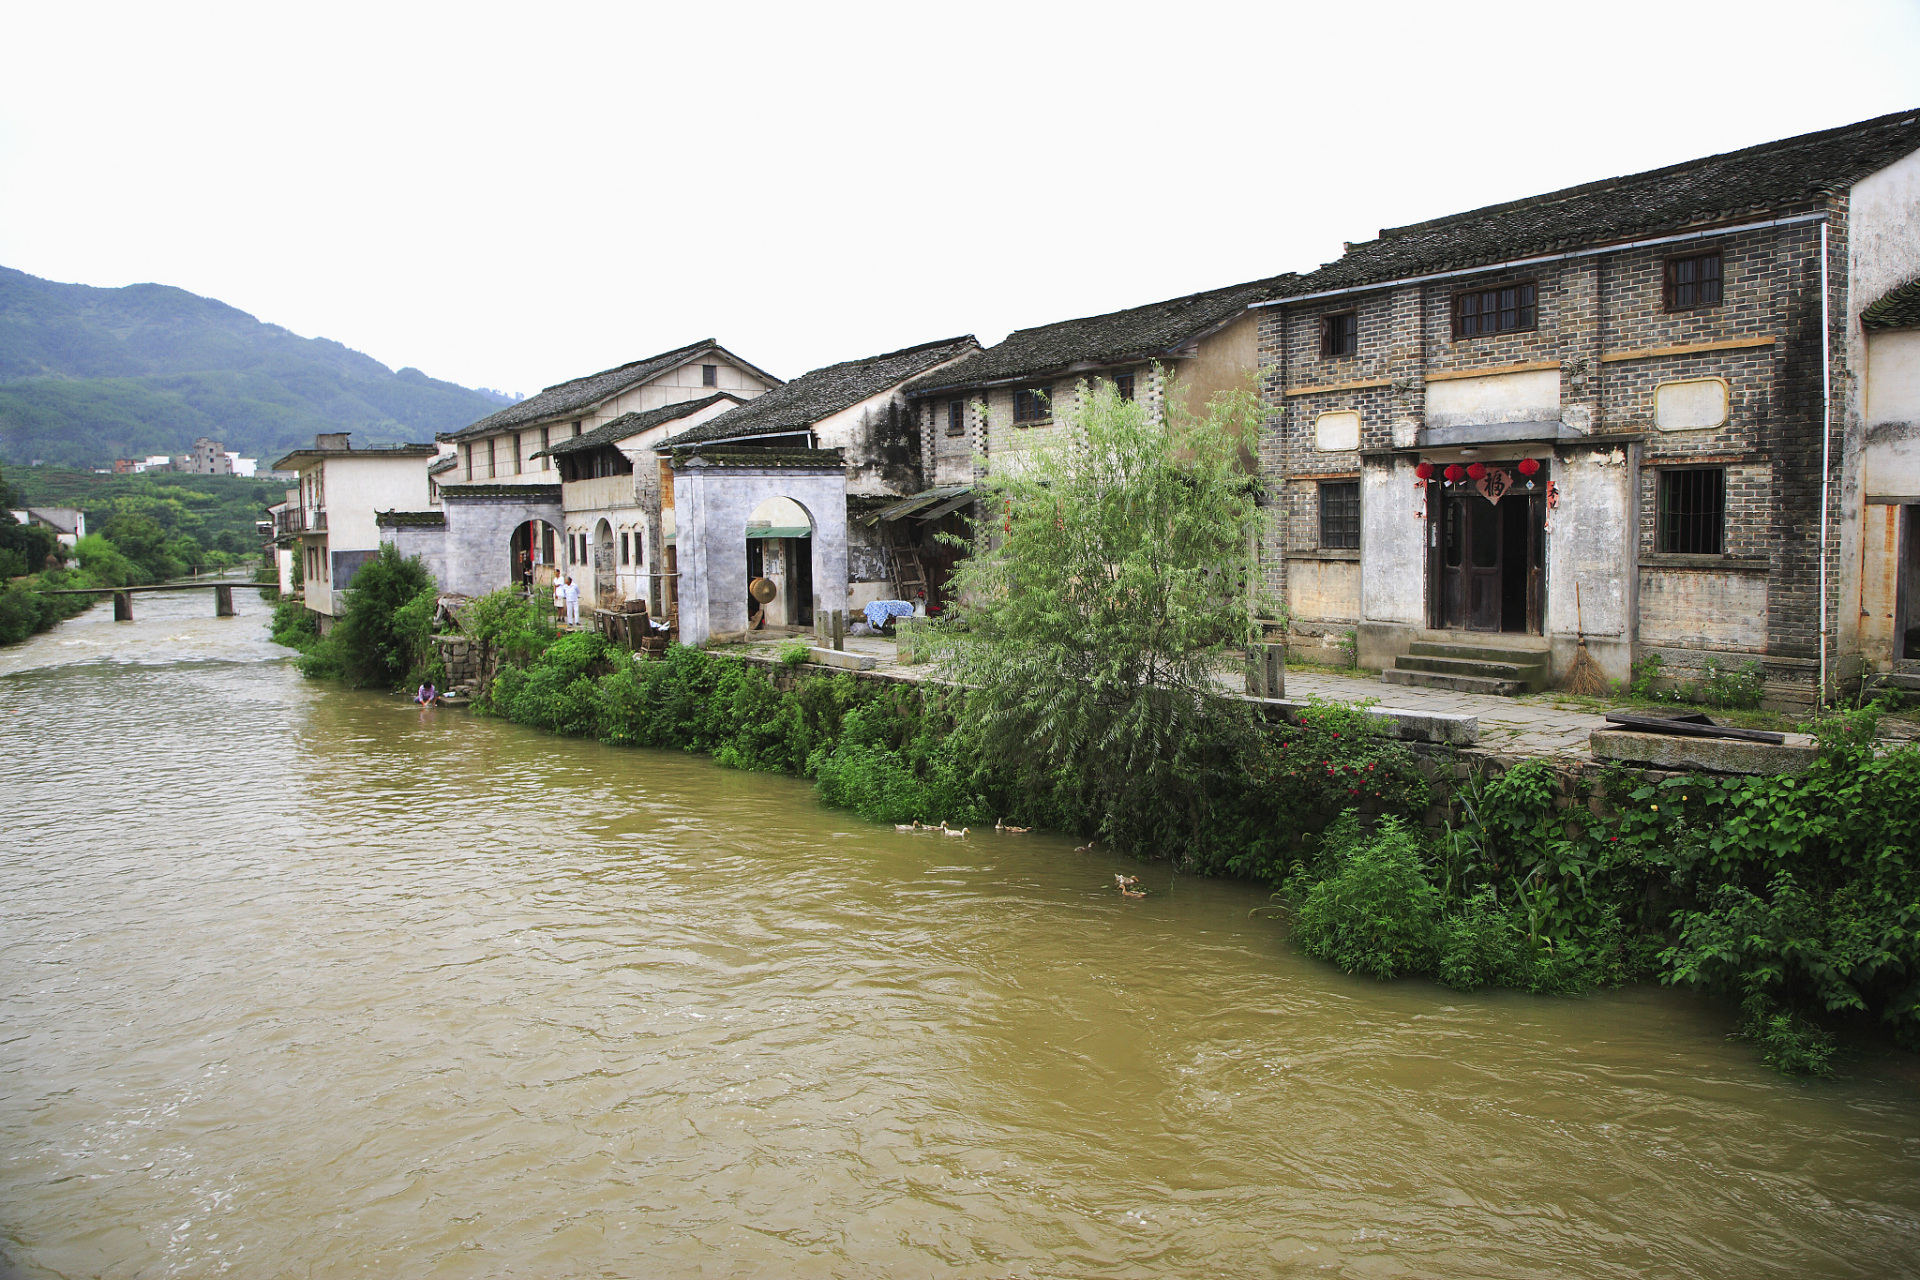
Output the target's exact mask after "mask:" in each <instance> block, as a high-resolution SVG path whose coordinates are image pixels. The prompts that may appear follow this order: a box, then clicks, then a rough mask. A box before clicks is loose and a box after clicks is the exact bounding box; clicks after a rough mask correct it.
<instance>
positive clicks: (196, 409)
mask: <svg viewBox="0 0 1920 1280" xmlns="http://www.w3.org/2000/svg"><path fill="white" fill-rule="evenodd" d="M508 403H511V401H510V400H509V399H508V398H507V397H505V396H501V395H497V394H495V393H491V392H483V391H474V390H472V389H470V388H467V387H462V386H457V385H455V384H454V383H451V382H441V381H439V380H438V379H435V378H429V377H428V376H427V375H426V374H424V373H422V372H420V371H419V370H418V369H402V370H400V371H399V372H398V373H395V372H394V371H393V370H391V369H389V368H387V366H385V365H383V364H381V363H380V362H379V361H378V360H375V359H373V358H372V357H370V356H365V355H362V354H360V353H359V352H358V351H353V350H350V349H349V348H347V347H343V346H341V345H340V344H339V343H337V342H333V341H330V340H328V339H326V338H302V337H300V336H299V335H298V334H294V333H290V332H288V331H287V330H285V329H282V328H280V327H279V326H278V325H272V324H263V323H262V322H260V321H259V320H256V319H254V318H253V317H252V316H250V315H248V314H247V313H246V312H244V311H240V310H237V309H236V308H233V307H230V306H228V305H226V304H225V303H223V302H217V301H215V300H214V299H212V298H202V297H200V296H198V295H197V294H191V293H188V292H187V291H186V290H184V289H175V288H172V287H170V286H168V285H160V284H133V285H128V286H126V287H125V288H123V289H96V288H93V287H91V286H88V285H80V284H60V283H57V282H55V281H52V280H42V279H40V278H38V277H37V276H30V275H27V274H26V273H25V272H22V271H14V270H11V269H9V268H6V267H0V459H4V460H5V461H8V462H13V463H16V464H25V463H31V462H33V461H35V460H39V461H43V462H48V463H66V464H69V465H72V466H81V467H98V466H106V465H108V464H109V463H111V462H112V460H113V459H114V458H137V457H145V456H146V455H147V454H150V453H184V452H186V450H187V447H188V446H189V445H191V444H192V443H193V440H194V438H195V437H196V436H211V437H213V438H214V439H216V440H219V441H222V442H223V443H224V444H225V445H226V447H227V448H228V449H234V450H238V451H239V452H240V453H243V454H246V455H248V456H250V457H255V456H257V457H259V458H260V459H261V461H262V464H263V465H264V464H265V463H267V462H270V461H272V460H273V458H274V457H276V456H278V455H279V454H280V453H282V452H285V451H286V450H287V449H290V448H292V447H294V446H295V445H299V444H304V443H309V442H311V441H312V439H313V436H314V434H315V433H316V432H320V431H351V432H353V433H354V443H355V444H356V445H362V444H380V443H396V442H399V441H402V440H430V439H432V438H433V433H434V432H436V431H451V430H453V429H455V428H457V427H464V426H466V425H467V424H468V423H470V422H473V421H475V420H477V419H479V418H482V417H484V416H486V415H487V414H489V413H492V412H494V411H495V410H497V409H499V408H500V406H501V405H503V404H508Z"/></svg>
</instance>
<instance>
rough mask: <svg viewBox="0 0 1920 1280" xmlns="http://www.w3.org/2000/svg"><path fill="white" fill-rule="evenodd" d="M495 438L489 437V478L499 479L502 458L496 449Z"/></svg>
mask: <svg viewBox="0 0 1920 1280" xmlns="http://www.w3.org/2000/svg"><path fill="white" fill-rule="evenodd" d="M493 439H494V438H493V437H492V436H488V437H487V479H489V480H498V479H499V478H500V472H499V465H500V460H499V457H498V455H497V454H496V452H495V450H494V444H493Z"/></svg>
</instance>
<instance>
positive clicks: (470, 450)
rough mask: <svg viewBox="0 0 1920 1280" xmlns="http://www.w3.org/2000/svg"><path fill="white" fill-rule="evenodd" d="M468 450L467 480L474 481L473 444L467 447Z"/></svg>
mask: <svg viewBox="0 0 1920 1280" xmlns="http://www.w3.org/2000/svg"><path fill="white" fill-rule="evenodd" d="M466 450H467V479H469V480H471V479H473V446H472V445H471V444H469V445H467V446H466Z"/></svg>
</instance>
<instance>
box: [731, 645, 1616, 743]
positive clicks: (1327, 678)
mask: <svg viewBox="0 0 1920 1280" xmlns="http://www.w3.org/2000/svg"><path fill="white" fill-rule="evenodd" d="M796 638H801V637H795V636H790V635H780V636H772V637H769V638H767V639H765V640H754V641H751V642H749V643H748V644H747V645H746V646H745V648H746V649H747V650H748V651H749V652H752V653H755V654H758V655H764V656H769V657H772V656H777V655H778V654H779V651H780V650H781V649H782V648H784V647H786V646H787V645H789V644H791V643H793V641H794V640H795V639H796ZM845 644H846V647H847V650H848V651H849V652H852V653H858V654H864V655H866V656H868V657H871V658H873V659H874V669H875V670H876V671H880V670H890V671H893V672H896V673H897V674H899V675H902V676H907V677H911V678H913V679H925V678H926V677H927V676H929V675H932V674H933V671H934V668H933V667H931V666H929V665H926V664H922V665H919V666H912V667H902V666H899V665H898V663H897V662H896V661H895V649H894V642H893V641H892V640H891V639H890V638H887V637H883V636H848V637H846V640H845ZM1240 679H1241V676H1240V674H1239V671H1238V669H1237V668H1236V669H1234V670H1233V671H1232V672H1223V673H1222V674H1221V677H1220V681H1221V684H1222V685H1225V686H1227V687H1230V688H1235V689H1237V688H1239V687H1240V686H1239V684H1238V683H1237V682H1238V681H1239V680H1240ZM1287 697H1288V698H1292V699H1298V700H1301V701H1304V700H1306V699H1308V698H1314V697H1318V698H1325V699H1328V700H1329V701H1333V702H1361V701H1368V700H1371V701H1373V702H1375V703H1377V704H1378V705H1379V706H1380V707H1382V708H1384V709H1391V710H1397V711H1418V712H1440V713H1446V714H1451V715H1468V716H1476V717H1478V718H1479V721H1480V740H1479V743H1478V744H1477V745H1478V746H1479V747H1480V748H1481V749H1482V750H1486V751H1497V752H1501V753H1502V754H1508V755H1526V756H1570V755H1577V756H1580V757H1582V758H1590V750H1589V746H1588V741H1587V735H1588V734H1590V733H1592V732H1593V731H1594V730H1595V729H1598V728H1600V727H1601V726H1602V725H1603V724H1605V723H1606V721H1605V719H1604V718H1602V717H1601V716H1600V715H1598V714H1597V713H1595V712H1593V711H1591V710H1588V709H1587V708H1585V707H1579V706H1573V705H1567V704H1557V703H1556V702H1555V700H1554V698H1553V695H1552V694H1550V693H1548V694H1534V695H1532V696H1531V697H1528V698H1524V699H1514V698H1498V697H1493V696H1491V695H1489V694H1481V693H1453V692H1450V691H1447V690H1444V689H1416V688H1409V687H1407V686H1405V685H1390V684H1387V683H1385V682H1383V681H1382V680H1381V679H1380V678H1379V677H1378V676H1368V675H1365V674H1361V673H1356V674H1354V675H1350V676H1349V675H1335V674H1332V673H1329V672H1321V671H1289V672H1287Z"/></svg>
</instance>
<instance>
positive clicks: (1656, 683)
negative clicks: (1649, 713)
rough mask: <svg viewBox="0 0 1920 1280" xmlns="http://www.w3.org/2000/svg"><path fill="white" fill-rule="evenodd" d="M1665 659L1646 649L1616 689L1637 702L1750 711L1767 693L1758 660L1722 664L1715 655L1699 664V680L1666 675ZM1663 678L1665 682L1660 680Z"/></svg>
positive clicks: (1764, 677)
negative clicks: (1674, 678) (1680, 678)
mask: <svg viewBox="0 0 1920 1280" xmlns="http://www.w3.org/2000/svg"><path fill="white" fill-rule="evenodd" d="M1664 667H1665V660H1664V659H1662V658H1661V656H1660V655H1659V654H1657V653H1649V654H1647V655H1646V656H1645V657H1643V658H1641V659H1640V660H1639V661H1638V662H1635V663H1634V664H1633V678H1632V679H1631V680H1629V681H1627V682H1626V683H1625V685H1624V687H1623V686H1621V685H1619V684H1616V685H1615V692H1616V693H1618V694H1620V695H1622V696H1625V697H1629V698H1632V699H1634V700H1635V701H1638V702H1655V703H1671V704H1676V705H1683V706H1684V705H1701V706H1708V707H1713V708H1715V709H1717V710H1721V711H1751V710H1753V709H1754V708H1756V707H1758V706H1759V705H1760V701H1761V699H1762V697H1764V696H1765V694H1766V673H1765V670H1764V669H1763V668H1762V667H1761V665H1760V664H1759V663H1758V662H1748V663H1743V664H1742V665H1741V666H1739V667H1737V668H1732V669H1729V668H1724V667H1722V666H1721V665H1720V663H1719V661H1718V659H1715V658H1708V659H1706V661H1705V662H1703V663H1702V664H1701V667H1700V678H1699V679H1698V680H1685V681H1681V680H1673V679H1672V678H1671V677H1668V676H1666V673H1665V670H1664ZM1663 680H1664V681H1666V683H1662V682H1663Z"/></svg>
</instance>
